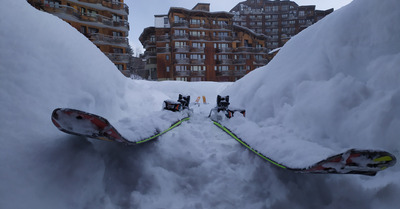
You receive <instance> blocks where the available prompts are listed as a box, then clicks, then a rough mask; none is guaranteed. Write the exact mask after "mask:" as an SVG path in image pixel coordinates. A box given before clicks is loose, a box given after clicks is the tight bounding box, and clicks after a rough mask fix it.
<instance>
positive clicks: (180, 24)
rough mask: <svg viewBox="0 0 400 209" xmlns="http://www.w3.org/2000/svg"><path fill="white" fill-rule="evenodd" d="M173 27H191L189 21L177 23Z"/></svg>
mask: <svg viewBox="0 0 400 209" xmlns="http://www.w3.org/2000/svg"><path fill="white" fill-rule="evenodd" d="M172 27H189V23H188V22H187V21H176V22H173V23H172Z"/></svg>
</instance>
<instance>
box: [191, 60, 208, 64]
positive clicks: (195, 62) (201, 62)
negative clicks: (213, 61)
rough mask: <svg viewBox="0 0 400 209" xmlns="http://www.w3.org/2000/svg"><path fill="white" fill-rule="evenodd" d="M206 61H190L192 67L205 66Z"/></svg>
mask: <svg viewBox="0 0 400 209" xmlns="http://www.w3.org/2000/svg"><path fill="white" fill-rule="evenodd" d="M204 63H205V59H190V64H191V65H204Z"/></svg>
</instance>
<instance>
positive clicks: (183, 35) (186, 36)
mask: <svg viewBox="0 0 400 209" xmlns="http://www.w3.org/2000/svg"><path fill="white" fill-rule="evenodd" d="M172 38H173V39H180V40H188V39H189V35H187V34H174V35H172Z"/></svg>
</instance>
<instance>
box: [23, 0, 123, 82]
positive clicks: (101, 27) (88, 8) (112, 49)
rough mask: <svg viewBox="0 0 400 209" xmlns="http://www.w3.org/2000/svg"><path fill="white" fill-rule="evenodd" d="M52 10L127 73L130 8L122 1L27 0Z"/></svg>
mask: <svg viewBox="0 0 400 209" xmlns="http://www.w3.org/2000/svg"><path fill="white" fill-rule="evenodd" d="M28 2H29V3H30V4H32V5H33V6H34V7H36V8H37V9H40V10H43V11H46V12H49V13H52V14H54V15H56V16H58V17H59V18H61V19H63V20H64V21H66V22H68V23H69V24H70V25H71V26H72V27H74V28H76V29H77V30H78V31H79V32H81V33H82V34H83V35H85V36H86V37H87V38H88V39H90V40H91V41H92V42H93V43H94V44H95V45H96V46H97V47H98V48H99V49H100V50H101V51H102V52H104V53H105V55H106V56H107V57H109V59H110V60H111V61H112V62H114V64H115V65H116V66H117V68H118V69H119V70H120V71H121V72H122V73H124V74H125V75H127V76H129V72H128V71H127V64H128V62H129V56H130V55H129V54H128V51H127V49H128V47H129V43H128V38H127V36H128V32H129V23H128V21H127V17H128V13H129V8H128V6H127V5H126V4H124V1H123V0H119V1H111V0H28Z"/></svg>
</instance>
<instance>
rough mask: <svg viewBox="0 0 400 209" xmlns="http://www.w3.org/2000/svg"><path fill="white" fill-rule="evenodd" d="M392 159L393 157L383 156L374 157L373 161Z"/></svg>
mask: <svg viewBox="0 0 400 209" xmlns="http://www.w3.org/2000/svg"><path fill="white" fill-rule="evenodd" d="M392 160H393V158H392V157H390V156H383V157H379V158H376V159H374V162H382V161H392Z"/></svg>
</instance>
